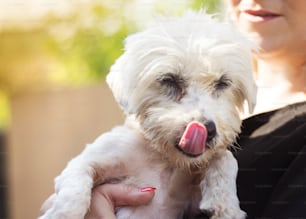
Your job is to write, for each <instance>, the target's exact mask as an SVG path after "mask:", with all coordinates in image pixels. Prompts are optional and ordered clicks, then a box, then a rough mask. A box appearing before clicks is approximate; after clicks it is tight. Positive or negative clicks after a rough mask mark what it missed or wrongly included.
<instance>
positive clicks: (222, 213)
mask: <svg viewBox="0 0 306 219" xmlns="http://www.w3.org/2000/svg"><path fill="white" fill-rule="evenodd" d="M201 211H202V212H203V213H204V214H206V215H207V216H208V217H209V218H210V219H245V218H246V213H245V212H244V211H242V210H241V209H240V208H239V207H234V206H226V205H224V204H215V205H214V206H212V205H205V204H203V203H202V205H201Z"/></svg>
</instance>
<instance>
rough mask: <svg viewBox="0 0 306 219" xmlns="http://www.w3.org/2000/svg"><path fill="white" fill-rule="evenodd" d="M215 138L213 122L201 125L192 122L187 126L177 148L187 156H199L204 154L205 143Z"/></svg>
mask: <svg viewBox="0 0 306 219" xmlns="http://www.w3.org/2000/svg"><path fill="white" fill-rule="evenodd" d="M215 136H216V126H215V123H214V122H212V121H209V122H207V123H205V125H203V124H201V123H199V122H197V121H193V122H190V123H189V124H188V125H187V127H186V129H185V131H184V133H183V135H182V137H181V139H180V141H179V143H178V145H177V147H178V149H179V150H181V151H182V152H183V153H185V154H187V155H189V156H193V157H195V156H199V155H201V154H203V153H204V152H205V150H206V143H207V142H209V141H211V140H212V139H213V138H214V137H215Z"/></svg>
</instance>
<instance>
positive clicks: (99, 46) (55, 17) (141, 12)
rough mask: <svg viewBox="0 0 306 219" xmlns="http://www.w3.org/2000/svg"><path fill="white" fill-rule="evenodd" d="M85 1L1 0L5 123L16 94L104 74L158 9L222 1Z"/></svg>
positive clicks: (0, 120) (0, 121) (212, 7)
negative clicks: (124, 44)
mask: <svg viewBox="0 0 306 219" xmlns="http://www.w3.org/2000/svg"><path fill="white" fill-rule="evenodd" d="M85 2H86V3H84V2H82V1H74V2H73V3H72V2H69V1H68V2H67V4H63V3H62V5H63V6H62V7H61V5H60V4H57V3H56V2H55V1H43V0H39V1H37V0H36V1H35V0H34V1H33V0H32V1H30V0H28V1H24V2H23V1H9V0H4V1H3V0H2V1H1V5H0V13H1V14H2V16H1V17H0V19H1V20H0V129H5V128H7V127H8V126H9V123H10V107H9V105H10V104H9V102H10V97H11V96H13V95H16V94H18V93H20V92H28V91H33V90H34V91H37V90H41V89H54V88H56V87H60V86H83V85H88V84H92V83H99V82H100V81H101V80H104V76H105V75H106V74H107V73H108V69H109V67H110V65H111V64H112V63H113V62H114V60H115V59H116V58H117V57H118V56H119V55H120V54H121V52H122V40H123V39H124V38H125V37H126V36H127V35H128V34H129V33H132V32H134V31H136V30H137V29H139V28H140V27H141V25H142V24H143V23H144V21H146V20H149V19H151V18H152V17H154V14H157V13H165V14H180V13H182V12H183V11H184V10H185V9H187V8H193V9H199V8H203V7H205V8H207V11H208V12H215V11H217V10H218V8H219V6H220V4H219V3H220V2H219V1H218V0H177V1H174V0H173V1H171V0H151V1H150V0H128V1H127V0H112V1H110V0H100V1H97V0H91V1H85ZM1 8H2V9H1ZM27 11H30V12H27ZM26 12H27V13H26Z"/></svg>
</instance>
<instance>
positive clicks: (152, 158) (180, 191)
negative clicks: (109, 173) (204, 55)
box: [117, 136, 204, 219]
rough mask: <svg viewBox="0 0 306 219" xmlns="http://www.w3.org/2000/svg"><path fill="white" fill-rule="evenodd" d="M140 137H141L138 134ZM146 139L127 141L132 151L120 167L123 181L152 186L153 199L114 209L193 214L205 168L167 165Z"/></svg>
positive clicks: (131, 213) (134, 213)
mask: <svg viewBox="0 0 306 219" xmlns="http://www.w3.org/2000/svg"><path fill="white" fill-rule="evenodd" d="M139 137H140V136H139ZM148 143H149V142H147V141H145V139H142V140H140V141H138V144H135V143H134V144H129V146H128V147H133V148H131V150H132V151H134V152H133V155H132V156H130V155H129V156H128V157H129V159H128V160H126V162H125V164H123V166H122V165H121V168H124V172H125V173H126V175H125V176H123V177H122V179H123V181H122V182H123V183H126V184H133V185H137V186H138V187H146V186H155V187H156V188H157V190H156V192H155V196H154V198H153V201H152V202H151V203H149V204H148V205H146V206H143V207H137V208H134V207H123V208H118V209H117V217H118V218H119V219H120V218H141V216H143V215H148V218H156V215H158V218H183V214H184V213H185V214H186V212H188V213H187V214H196V213H197V211H198V206H199V201H200V199H201V192H200V185H199V184H200V182H201V180H202V178H203V175H204V170H202V169H200V170H199V169H197V170H190V169H183V168H177V167H174V166H172V165H170V164H169V163H168V162H167V160H166V159H164V158H162V155H161V154H159V153H158V152H155V151H152V150H150V149H149V148H150V147H148V145H147V144H148Z"/></svg>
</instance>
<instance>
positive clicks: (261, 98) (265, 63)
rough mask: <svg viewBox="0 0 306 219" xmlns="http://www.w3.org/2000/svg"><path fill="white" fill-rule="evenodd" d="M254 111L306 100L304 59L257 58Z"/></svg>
mask: <svg viewBox="0 0 306 219" xmlns="http://www.w3.org/2000/svg"><path fill="white" fill-rule="evenodd" d="M256 67H257V70H256V73H255V78H256V83H257V86H258V95H257V106H256V108H255V113H261V112H265V111H269V110H273V109H278V108H281V107H283V106H286V105H288V104H292V103H296V102H301V101H305V100H306V61H304V60H303V61H297V60H294V61H291V62H289V60H288V58H286V59H284V60H279V59H278V61H275V60H273V59H268V60H267V59H266V58H265V59H258V60H257V66H256Z"/></svg>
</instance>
